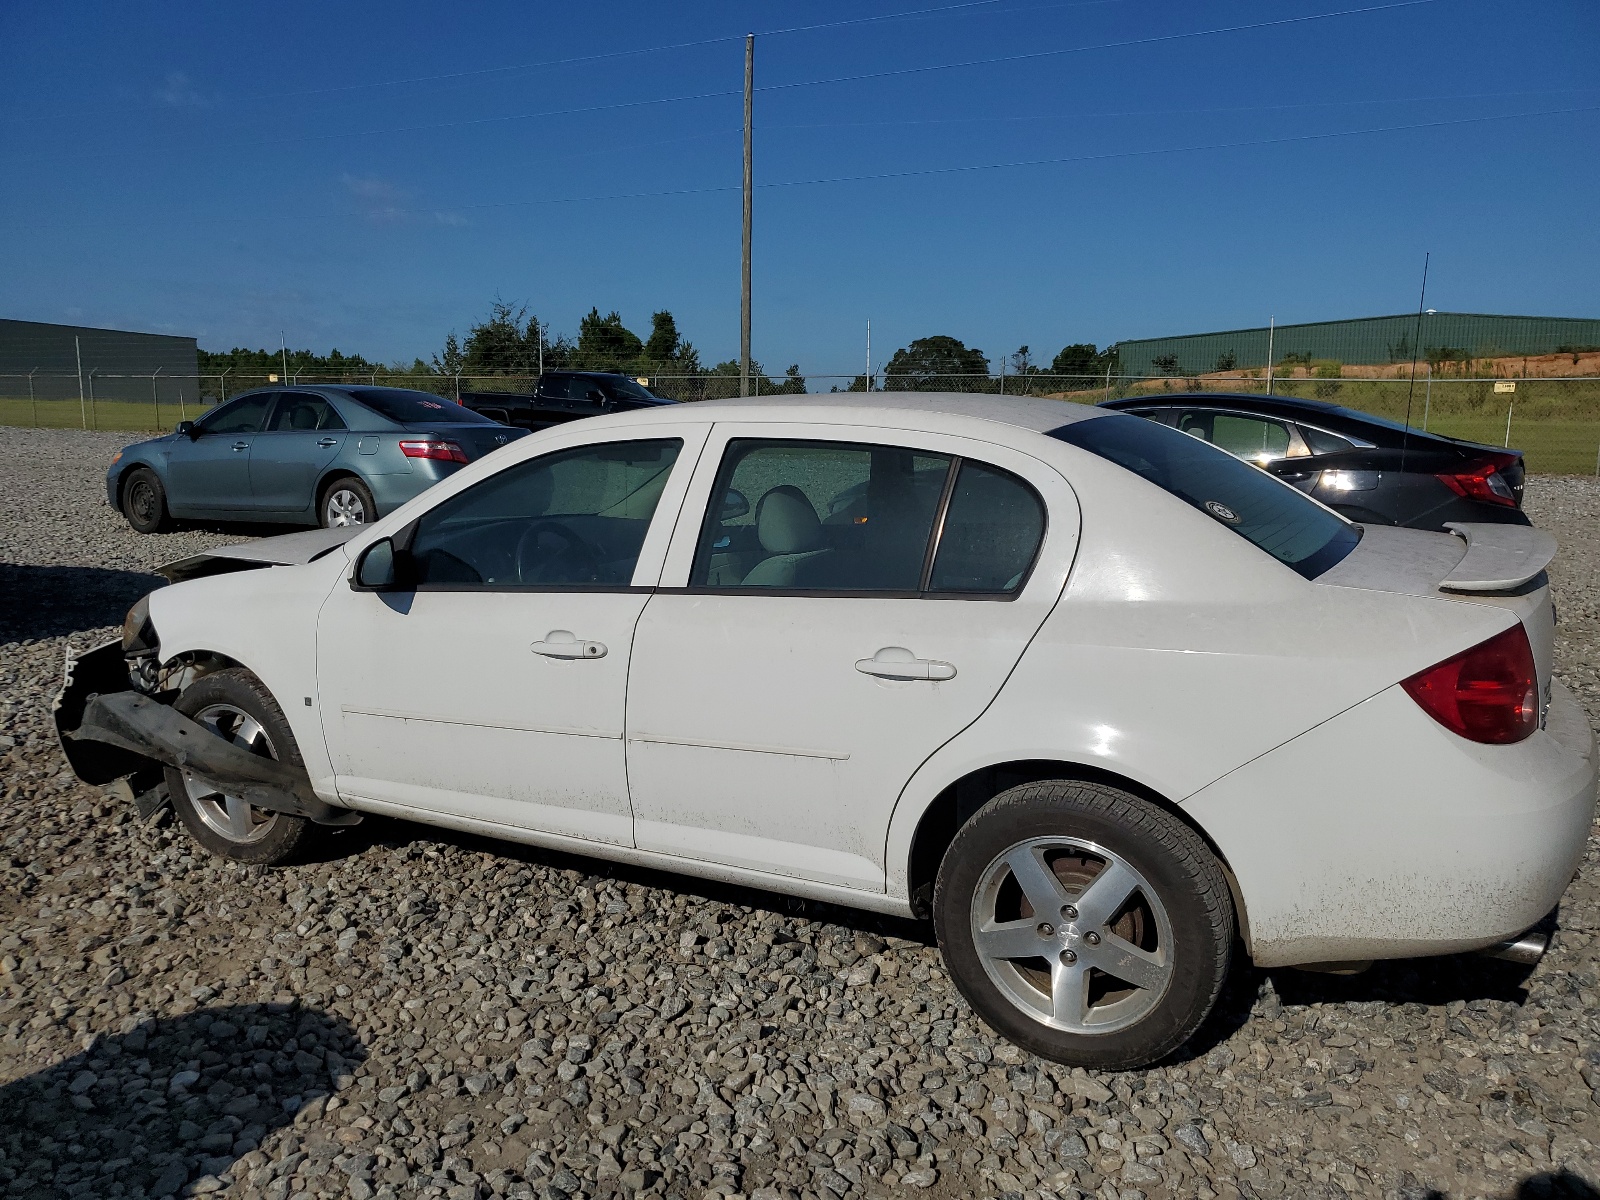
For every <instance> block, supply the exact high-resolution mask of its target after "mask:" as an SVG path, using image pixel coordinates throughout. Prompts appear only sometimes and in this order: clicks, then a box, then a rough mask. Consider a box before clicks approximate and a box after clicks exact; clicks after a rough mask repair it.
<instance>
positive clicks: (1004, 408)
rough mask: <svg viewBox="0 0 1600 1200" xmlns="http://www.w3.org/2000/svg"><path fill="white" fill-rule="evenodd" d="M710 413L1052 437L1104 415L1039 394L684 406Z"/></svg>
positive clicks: (776, 399)
mask: <svg viewBox="0 0 1600 1200" xmlns="http://www.w3.org/2000/svg"><path fill="white" fill-rule="evenodd" d="M683 407H684V408H687V409H689V410H691V411H694V412H701V411H705V412H708V413H709V415H710V416H711V419H712V420H719V419H720V420H727V419H729V418H731V417H733V416H735V415H745V414H749V415H752V416H754V415H757V414H759V415H760V417H761V418H762V419H765V420H782V419H783V418H784V417H785V416H794V417H810V418H816V417H826V416H829V415H832V414H839V415H843V414H844V413H845V412H846V411H849V412H850V413H851V414H852V415H856V416H859V415H862V414H866V413H873V412H879V413H885V414H894V413H941V414H945V415H948V416H953V417H976V418H978V419H979V420H985V421H996V422H999V423H1000V424H1003V425H1013V426H1016V427H1017V428H1019V429H1031V430H1034V431H1036V432H1039V433H1048V432H1049V431H1050V430H1052V429H1059V428H1061V426H1063V425H1070V424H1072V423H1073V422H1074V421H1085V420H1089V419H1090V418H1093V417H1099V416H1104V415H1105V414H1104V413H1102V412H1101V411H1100V410H1099V409H1097V408H1095V407H1093V406H1092V405H1088V404H1078V403H1076V402H1075V401H1071V400H1046V399H1043V398H1041V397H1035V396H988V395H978V394H972V393H967V392H871V393H864V392H823V393H819V394H815V395H806V396H743V397H739V398H736V399H732V400H700V401H696V402H695V403H693V404H687V405H684V406H683Z"/></svg>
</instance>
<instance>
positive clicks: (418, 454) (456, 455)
mask: <svg viewBox="0 0 1600 1200" xmlns="http://www.w3.org/2000/svg"><path fill="white" fill-rule="evenodd" d="M400 453H401V454H404V455H405V456H406V457H407V458H436V459H439V460H440V461H441V462H458V463H464V462H466V461H467V452H466V451H465V450H463V449H462V448H461V447H460V446H458V445H456V444H455V443H454V442H444V441H438V440H436V439H434V438H426V439H418V440H415V441H405V442H401V443H400Z"/></svg>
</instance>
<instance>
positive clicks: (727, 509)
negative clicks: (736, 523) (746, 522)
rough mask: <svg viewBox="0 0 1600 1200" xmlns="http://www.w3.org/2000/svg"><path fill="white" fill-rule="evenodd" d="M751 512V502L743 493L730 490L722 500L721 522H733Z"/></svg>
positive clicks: (719, 517)
mask: <svg viewBox="0 0 1600 1200" xmlns="http://www.w3.org/2000/svg"><path fill="white" fill-rule="evenodd" d="M749 511H750V501H749V499H748V498H747V497H746V496H745V494H744V493H743V492H740V491H736V490H735V489H733V488H729V489H728V494H727V495H726V496H724V497H723V498H722V512H721V514H720V515H719V516H718V518H717V519H718V520H719V521H732V520H735V519H736V518H738V517H742V516H744V515H745V514H746V513H747V512H749Z"/></svg>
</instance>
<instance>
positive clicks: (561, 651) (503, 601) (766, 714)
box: [58, 395, 1595, 1067]
mask: <svg viewBox="0 0 1600 1200" xmlns="http://www.w3.org/2000/svg"><path fill="white" fill-rule="evenodd" d="M1554 549H1555V547H1554V542H1553V541H1552V540H1551V539H1550V538H1549V537H1548V536H1547V535H1545V534H1543V533H1540V532H1538V531H1536V530H1532V529H1526V528H1521V527H1516V526H1503V525H1494V526H1488V525H1484V526H1461V527H1459V528H1458V529H1457V531H1456V532H1455V533H1454V534H1450V533H1423V532H1417V531H1414V530H1406V529H1392V528H1376V527H1374V528H1366V529H1363V528H1362V527H1361V526H1358V525H1353V524H1351V523H1349V522H1348V521H1346V520H1345V519H1344V518H1342V517H1340V516H1339V515H1337V514H1336V513H1334V512H1332V511H1330V510H1329V509H1327V508H1324V507H1322V506H1321V505H1319V504H1318V503H1316V502H1315V501H1313V500H1311V499H1309V498H1307V497H1306V496H1304V495H1302V494H1301V493H1299V492H1297V491H1295V490H1294V489H1293V488H1291V487H1288V486H1287V485H1285V484H1282V483H1280V482H1278V481H1277V480H1275V479H1273V478H1272V477H1271V476H1269V475H1267V474H1265V473H1263V472H1261V471H1259V470H1257V469H1256V468H1254V467H1252V466H1249V465H1247V464H1245V463H1243V462H1240V461H1238V460H1237V459H1234V458H1232V457H1230V456H1229V455H1227V454H1225V453H1223V452H1222V451H1220V450H1217V449H1214V448H1213V447H1210V446H1207V445H1205V444H1203V443H1201V442H1198V441H1196V440H1195V439H1194V438H1190V437H1186V436H1184V435H1183V434H1181V433H1178V432H1176V431H1174V430H1171V429H1167V428H1165V427H1163V426H1161V425H1158V424H1156V423H1154V422H1151V421H1146V420H1143V419H1142V418H1139V417H1136V416H1130V415H1126V414H1119V413H1112V412H1106V411H1104V410H1095V409H1090V408H1083V407H1079V406H1077V405H1072V404H1064V403H1061V402H1058V401H1048V400H1025V399H1006V398H998V397H993V396H951V395H885V396H871V397H863V396H847V395H841V396H831V397H826V396H812V397H784V398H777V399H770V400H758V401H748V400H746V401H730V402H722V403H705V404H696V405H681V406H673V407H670V408H662V409H656V410H649V411H642V412H635V413H628V414H623V415H618V416H612V417H598V418H593V419H591V420H587V421H583V422H579V423H576V424H573V425H566V426H562V427H560V428H557V429H553V430H549V431H547V432H545V433H542V434H539V435H537V436H533V437H529V438H526V439H523V440H521V441H518V442H516V443H514V444H513V445H510V446H507V447H506V448H504V449H503V450H499V451H496V452H495V453H493V454H491V455H488V456H487V457H485V458H484V459H482V460H480V461H478V462H475V463H473V464H471V465H469V466H468V467H466V468H465V469H463V470H462V471H460V472H459V473H457V474H456V475H454V476H452V477H451V478H449V479H447V480H445V481H443V482H442V483H440V484H439V485H437V486H436V487H434V488H432V489H431V490H429V491H428V492H426V493H424V494H423V495H421V496H419V497H418V498H416V499H415V500H412V501H411V502H409V503H408V504H406V505H405V506H404V507H402V508H401V509H399V510H398V511H396V512H395V513H393V514H392V515H390V516H388V517H386V518H384V519H383V520H381V521H379V522H377V523H376V524H374V525H369V526H364V527H360V528H356V529H345V530H326V531H316V532H312V533H306V534H291V535H288V536H287V537H283V538H274V539H270V540H267V541H261V542H255V543H251V544H249V545H246V546H239V547H232V548H228V549H225V550H221V551H217V552H213V553H211V554H209V555H202V556H200V557H198V558H196V559H191V560H187V561H185V562H181V563H178V564H174V566H173V567H172V568H171V569H170V572H169V575H170V577H172V578H175V579H177V580H179V582H177V583H175V584H174V585H173V586H170V587H166V588H163V589H161V590H159V591H156V592H154V593H152V594H151V595H150V596H148V597H147V598H146V599H145V600H142V601H140V603H139V604H138V605H137V606H136V607H135V608H134V609H133V611H132V612H130V613H129V618H128V622H127V625H126V628H125V631H124V636H123V639H122V641H121V642H120V643H113V644H110V645H108V646H106V647H102V648H101V649H100V650H98V651H95V652H93V653H91V654H89V655H87V656H85V657H83V658H82V659H79V660H78V661H76V662H75V663H73V664H71V665H70V668H69V682H68V686H67V688H66V690H65V691H64V692H63V695H62V698H61V701H60V707H59V711H58V724H59V725H60V727H61V729H62V731H63V745H64V747H65V749H66V751H67V754H68V757H69V758H70V759H71V760H72V762H73V765H74V767H75V768H76V769H77V770H78V772H79V774H80V775H81V776H82V777H84V778H85V779H87V780H89V781H91V782H100V783H112V784H113V786H116V787H117V788H119V789H120V790H122V791H123V792H124V794H128V793H132V794H133V796H134V797H135V798H136V799H137V800H138V801H139V803H140V804H141V806H142V807H143V808H145V809H147V810H148V809H150V808H151V807H152V806H154V805H156V804H159V803H162V802H163V801H164V800H165V799H166V798H167V797H168V796H170V801H171V803H172V805H173V807H174V809H175V810H176V812H177V815H178V816H179V817H180V818H181V819H182V821H183V822H184V824H185V825H186V826H187V827H188V829H189V831H190V832H191V833H192V834H193V836H194V837H195V839H196V840H197V841H199V842H200V843H201V844H202V845H204V846H205V847H206V848H207V849H209V850H211V851H212V852H214V853H217V854H220V855H225V856H227V857H229V858H232V859H235V860H239V861H243V862H251V863H276V862H279V861H282V860H284V859H285V858H287V857H289V856H290V855H291V853H293V852H294V851H295V849H296V846H297V844H299V843H301V842H302V841H303V840H304V838H305V837H306V836H307V835H308V834H310V833H312V832H314V831H315V830H316V828H317V827H318V825H319V824H348V823H351V822H353V821H356V820H359V814H361V813H382V814H387V815H391V816H396V817H403V818H407V819H410V820H416V821H423V822H430V823H433V824H437V825H443V826H448V827H450V828H454V829H460V830H468V831H473V832H477V833H484V834H489V835H492V836H496V837H502V838H507V839H513V840H517V841H523V842H529V843H534V844H537V845H542V846H550V847H556V848H560V849H563V850H575V851H580V852H583V853H587V854H592V855H596V856H600V857H604V858H609V859H615V860H619V861H624V862H631V863H639V864H644V865H649V866H653V867H665V868H668V869H671V870H675V871H681V872H683V873H686V874H692V875H700V876H705V877H709V878H715V879H720V880H727V881H732V882H737V883H741V884H747V885H753V886H757V887H762V888H769V889H772V890H774V891H781V892H790V893H794V894H797V895H802V896H808V897H815V898H818V899H823V900H828V901H834V902H839V903H843V904H848V905H854V906H858V907H860V908H864V909H871V910H875V911H878V912H883V913H893V914H900V915H915V916H919V917H930V916H931V918H932V919H933V921H934V924H935V928H936V930H937V933H938V938H939V943H940V946H941V947H942V949H943V952H944V955H945V958H946V961H947V962H948V965H949V969H950V973H951V976H952V977H953V979H954V980H955V982H956V984H957V985H958V986H959V987H960V989H961V990H962V992H963V993H964V994H965V996H966V997H967V998H968V1000H969V1001H970V1002H971V1003H972V1005H973V1007H974V1008H976V1009H977V1010H978V1012H979V1013H980V1014H982V1016H983V1017H984V1018H985V1019H986V1020H987V1021H988V1022H989V1023H990V1024H991V1025H993V1026H994V1027H995V1028H996V1029H997V1030H999V1031H1000V1032H1001V1033H1003V1034H1004V1035H1005V1036H1007V1037H1009V1038H1010V1039H1012V1040H1013V1041H1015V1042H1016V1043H1018V1044H1019V1045H1021V1046H1023V1047H1026V1048H1027V1049H1029V1050H1031V1051H1034V1052H1036V1053H1038V1054H1041V1055H1044V1056H1047V1057H1049V1058H1053V1059H1056V1060H1058V1061H1061V1062H1067V1063H1074V1064H1082V1065H1085V1066H1095V1067H1128V1066H1134V1065H1139V1064H1144V1063H1149V1062H1153V1061H1156V1060H1158V1059H1160V1058H1162V1057H1163V1056H1165V1055H1167V1054H1170V1053H1171V1052H1173V1051H1175V1050H1176V1049H1177V1048H1178V1047H1180V1046H1181V1045H1182V1044H1183V1043H1184V1042H1185V1041H1186V1040H1187V1039H1188V1038H1189V1037H1190V1036H1191V1035H1192V1034H1193V1033H1194V1032H1195V1030H1196V1029H1197V1028H1198V1026H1199V1025H1200V1023H1201V1022H1202V1021H1203V1020H1204V1019H1205V1017H1206V1015H1207V1013H1208V1012H1209V1011H1210V1009H1211V1008H1212V1006H1213V1004H1214V1003H1215V1001H1216V998H1217V995H1218V993H1219V991H1220V989H1221V987H1222V984H1223V980H1224V977H1225V976H1226V974H1227V971H1228V968H1229V963H1230V958H1231V956H1232V955H1233V954H1234V953H1236V946H1237V947H1242V950H1243V952H1245V953H1247V954H1248V955H1249V956H1250V957H1251V958H1252V959H1253V960H1254V961H1255V962H1256V963H1257V964H1260V965H1262V966H1269V967H1270V966H1285V965H1308V964H1318V965H1330V964H1331V965H1338V966H1341V967H1348V966H1349V965H1351V964H1354V963H1359V962H1363V961H1368V960H1372V959H1377V958H1398V957H1409V956H1417V955H1433V954H1448V953H1455V952H1460V951H1468V950H1478V949H1483V948H1493V947H1503V948H1504V947H1509V949H1504V951H1503V952H1505V953H1508V954H1512V955H1520V956H1521V957H1522V958H1523V959H1524V960H1528V959H1531V958H1534V957H1536V955H1537V954H1538V952H1539V949H1540V944H1541V943H1540V940H1539V938H1538V937H1537V935H1535V936H1531V937H1529V938H1527V939H1524V940H1523V941H1522V942H1521V943H1518V942H1517V939H1518V938H1519V936H1521V935H1523V934H1524V933H1525V932H1526V931H1529V930H1530V929H1531V928H1532V927H1534V926H1536V925H1537V924H1538V923H1539V922H1540V921H1541V919H1543V918H1545V917H1546V916H1547V914H1549V913H1550V912H1551V911H1552V910H1553V909H1554V907H1555V905H1556V903H1557V901H1558V900H1559V898H1560V896H1561V893H1562V891H1563V889H1564V888H1565V886H1566V884H1567V882H1568V881H1569V880H1570V879H1571V877H1572V875H1573V872H1574V871H1575V869H1576V868H1577V866H1578V863H1579V861H1580V860H1581V858H1582V856H1583V852H1584V846H1585V839H1586V837H1587V834H1588V832H1589V827H1590V823H1591V821H1592V818H1593V813H1594V800H1595V759H1594V743H1593V738H1592V735H1591V733H1590V730H1589V726H1588V724H1587V722H1586V720H1585V718H1584V716H1583V714H1582V713H1581V711H1580V710H1579V708H1578V707H1577V705H1576V704H1575V703H1574V701H1573V699H1572V698H1571V696H1570V695H1569V694H1568V692H1567V691H1566V690H1565V689H1564V688H1563V687H1562V686H1561V684H1559V683H1558V682H1556V681H1555V680H1554V679H1553V678H1552V674H1551V646H1552V642H1553V638H1554V615H1553V609H1552V606H1551V602H1550V596H1549V588H1548V585H1547V581H1546V578H1545V575H1544V571H1543V568H1544V566H1545V564H1546V563H1547V562H1548V561H1549V559H1550V557H1551V555H1552V554H1553V553H1554ZM252 568H269V569H252ZM119 780H121V781H125V782H117V781H119ZM163 788H164V789H165V791H163Z"/></svg>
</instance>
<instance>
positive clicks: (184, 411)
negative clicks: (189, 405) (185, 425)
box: [178, 383, 189, 421]
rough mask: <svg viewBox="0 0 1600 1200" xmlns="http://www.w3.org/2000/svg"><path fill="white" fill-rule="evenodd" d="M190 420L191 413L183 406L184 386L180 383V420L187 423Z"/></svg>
mask: <svg viewBox="0 0 1600 1200" xmlns="http://www.w3.org/2000/svg"><path fill="white" fill-rule="evenodd" d="M188 419H189V412H188V410H187V409H185V408H184V406H183V384H181V383H180V384H179V385H178V420H180V421H187V420H188Z"/></svg>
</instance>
